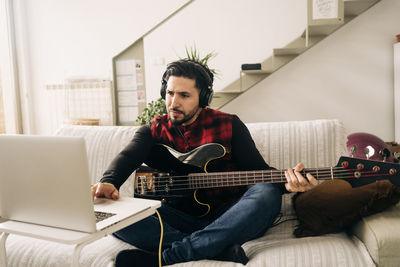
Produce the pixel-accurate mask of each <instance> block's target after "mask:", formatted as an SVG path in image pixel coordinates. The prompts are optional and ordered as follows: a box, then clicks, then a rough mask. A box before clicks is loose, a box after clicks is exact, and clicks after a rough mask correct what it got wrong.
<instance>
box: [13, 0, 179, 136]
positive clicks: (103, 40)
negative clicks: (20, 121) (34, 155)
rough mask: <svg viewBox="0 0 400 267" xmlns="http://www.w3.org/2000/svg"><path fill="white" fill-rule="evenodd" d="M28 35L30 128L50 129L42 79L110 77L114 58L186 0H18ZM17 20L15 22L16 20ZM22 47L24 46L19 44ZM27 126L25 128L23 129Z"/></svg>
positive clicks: (53, 81)
mask: <svg viewBox="0 0 400 267" xmlns="http://www.w3.org/2000/svg"><path fill="white" fill-rule="evenodd" d="M16 2H17V3H16V7H17V8H19V9H23V10H17V12H16V13H22V14H23V16H20V21H19V22H18V23H19V24H22V27H21V25H19V27H21V28H24V31H25V32H26V35H24V36H23V39H24V40H20V41H21V42H23V43H24V44H25V45H26V46H27V47H26V55H25V61H26V62H29V65H28V66H27V69H28V70H27V73H29V81H30V85H29V93H28V97H30V98H31V103H32V107H31V112H32V113H33V116H32V117H33V118H32V121H33V125H32V126H31V132H32V133H38V134H49V133H52V130H53V129H52V128H51V125H50V124H49V121H50V119H49V116H51V112H54V111H52V110H49V108H48V107H47V106H46V101H45V99H46V98H45V89H44V87H45V85H46V84H57V83H63V82H64V81H65V79H67V78H69V77H71V76H85V77H95V78H105V79H111V76H112V75H111V74H112V58H113V57H114V56H115V55H117V54H118V53H120V52H121V51H122V50H124V49H125V48H126V47H128V46H129V45H130V44H132V43H133V42H134V41H136V40H137V39H138V38H140V37H141V36H142V35H143V34H144V33H146V32H147V31H149V30H150V29H151V28H152V27H153V26H154V25H156V24H157V23H159V22H160V21H162V20H163V19H164V18H165V17H167V16H168V15H169V14H171V13H172V12H173V11H174V10H176V9H178V8H179V7H180V6H182V5H183V4H184V3H186V2H187V0H168V1H157V0H146V1H141V0H114V1H109V0H57V1H53V0H17V1H16ZM17 26H18V25H17ZM22 49H23V48H22ZM25 130H26V129H25Z"/></svg>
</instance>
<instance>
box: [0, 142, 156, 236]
mask: <svg viewBox="0 0 400 267" xmlns="http://www.w3.org/2000/svg"><path fill="white" fill-rule="evenodd" d="M159 206H160V201H155V200H145V199H135V198H133V197H132V198H130V197H129V198H126V197H125V198H123V197H121V198H120V199H119V200H110V199H103V198H97V199H95V200H93V199H92V194H91V185H90V178H89V169H88V160H87V155H86V146H85V141H84V139H83V138H82V137H65V136H33V135H0V217H1V219H2V220H3V221H4V220H12V221H17V222H25V223H31V224H38V225H44V226H50V227H57V228H62V229H68V230H75V231H81V232H87V233H93V232H96V231H99V230H102V229H104V228H106V227H109V226H111V225H113V224H115V223H117V222H120V221H121V220H124V219H126V218H128V217H131V216H135V215H138V214H140V213H142V212H144V211H148V210H149V209H152V210H153V211H155V209H156V208H158V207H159ZM95 211H96V213H98V214H100V215H101V216H100V217H102V218H101V219H102V220H101V221H98V222H96V216H95Z"/></svg>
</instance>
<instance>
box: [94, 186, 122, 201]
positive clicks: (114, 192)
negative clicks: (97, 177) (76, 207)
mask: <svg viewBox="0 0 400 267" xmlns="http://www.w3.org/2000/svg"><path fill="white" fill-rule="evenodd" d="M92 197H93V199H94V198H95V197H97V198H100V197H105V198H109V199H114V200H117V199H119V192H118V189H117V188H115V186H114V185H113V184H110V183H97V184H94V185H92Z"/></svg>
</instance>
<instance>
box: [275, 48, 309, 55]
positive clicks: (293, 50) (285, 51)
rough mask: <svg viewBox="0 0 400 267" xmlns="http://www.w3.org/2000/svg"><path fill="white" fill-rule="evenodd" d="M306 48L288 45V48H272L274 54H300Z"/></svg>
mask: <svg viewBox="0 0 400 267" xmlns="http://www.w3.org/2000/svg"><path fill="white" fill-rule="evenodd" d="M306 50H307V47H288V48H274V55H275V56H280V55H300V54H301V53H303V52H304V51H306Z"/></svg>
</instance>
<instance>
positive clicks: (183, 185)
mask: <svg viewBox="0 0 400 267" xmlns="http://www.w3.org/2000/svg"><path fill="white" fill-rule="evenodd" d="M360 173H361V177H359V178H367V177H373V176H385V175H392V174H376V173H375V174H372V173H371V172H360ZM368 173H371V174H369V175H365V174H368ZM345 174H346V173H345ZM362 174H364V175H362ZM182 177H187V176H182ZM157 178H162V177H157ZM260 178H261V180H258V179H260ZM264 178H265V177H264V176H253V177H251V178H250V180H251V181H252V182H253V181H254V184H255V183H258V182H263V180H264ZM318 178H319V179H321V180H322V178H325V179H331V175H323V176H321V175H318ZM344 178H354V179H359V178H356V177H355V176H354V174H353V173H349V172H348V173H347V174H346V175H341V176H335V178H334V179H344ZM168 179H169V178H168ZM218 180H220V179H218ZM178 181H179V180H178ZM178 181H174V184H173V187H171V188H168V190H169V191H177V190H188V189H198V188H215V187H216V186H217V187H229V186H240V185H248V184H249V179H248V177H247V178H244V177H243V179H240V181H239V182H238V183H233V184H232V183H231V181H226V183H225V184H223V183H222V184H221V183H220V182H216V183H215V179H214V181H211V182H209V181H207V182H201V181H192V182H190V181H187V180H186V181H179V182H178ZM285 181H286V180H281V181H270V182H276V183H279V182H285ZM228 182H230V183H229V184H228ZM243 182H245V183H244V184H242V183H243ZM162 183H164V184H162ZM141 184H142V183H141V182H139V183H138V185H139V186H140V185H141ZM156 184H158V185H154V187H153V188H154V190H152V191H163V192H165V191H166V189H165V187H166V186H167V184H169V181H162V182H156ZM251 184H253V183H251ZM196 186H197V187H196Z"/></svg>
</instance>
